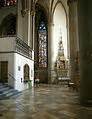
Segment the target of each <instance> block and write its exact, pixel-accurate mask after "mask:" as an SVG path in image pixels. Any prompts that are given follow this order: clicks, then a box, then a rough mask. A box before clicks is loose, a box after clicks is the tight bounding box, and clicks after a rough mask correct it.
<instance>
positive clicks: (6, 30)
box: [0, 13, 16, 36]
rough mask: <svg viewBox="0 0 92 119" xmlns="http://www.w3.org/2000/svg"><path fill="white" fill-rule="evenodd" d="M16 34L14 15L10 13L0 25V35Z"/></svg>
mask: <svg viewBox="0 0 92 119" xmlns="http://www.w3.org/2000/svg"><path fill="white" fill-rule="evenodd" d="M15 34H16V15H14V14H12V13H10V14H9V15H7V16H6V17H5V18H4V19H3V21H2V23H1V25H0V35H1V36H7V35H10V36H11V35H15Z"/></svg>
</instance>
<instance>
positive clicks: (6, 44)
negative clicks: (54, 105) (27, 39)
mask: <svg viewBox="0 0 92 119" xmlns="http://www.w3.org/2000/svg"><path fill="white" fill-rule="evenodd" d="M0 42H1V43H0V52H5V51H7V52H8V51H14V44H15V43H14V42H15V37H4V38H0Z"/></svg>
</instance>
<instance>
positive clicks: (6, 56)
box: [0, 53, 14, 87]
mask: <svg viewBox="0 0 92 119" xmlns="http://www.w3.org/2000/svg"><path fill="white" fill-rule="evenodd" d="M0 61H8V73H10V74H11V75H12V76H14V53H1V54H0ZM8 77H9V79H8V84H9V85H10V86H12V87H14V79H13V78H11V77H10V76H8Z"/></svg>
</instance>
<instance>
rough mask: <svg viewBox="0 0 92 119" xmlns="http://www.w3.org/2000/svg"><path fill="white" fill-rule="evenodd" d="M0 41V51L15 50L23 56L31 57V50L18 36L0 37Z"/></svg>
mask: <svg viewBox="0 0 92 119" xmlns="http://www.w3.org/2000/svg"><path fill="white" fill-rule="evenodd" d="M0 42H1V44H0V52H17V53H19V54H21V55H23V56H26V57H28V58H30V59H33V50H32V49H31V48H30V46H28V44H27V43H25V42H24V41H23V40H22V39H20V38H19V37H17V36H6V37H0ZM6 44H7V45H6Z"/></svg>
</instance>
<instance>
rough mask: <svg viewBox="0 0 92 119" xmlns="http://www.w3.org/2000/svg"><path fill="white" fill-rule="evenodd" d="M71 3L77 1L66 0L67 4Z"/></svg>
mask: <svg viewBox="0 0 92 119" xmlns="http://www.w3.org/2000/svg"><path fill="white" fill-rule="evenodd" d="M73 2H77V0H67V4H68V5H69V4H72V3H73Z"/></svg>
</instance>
